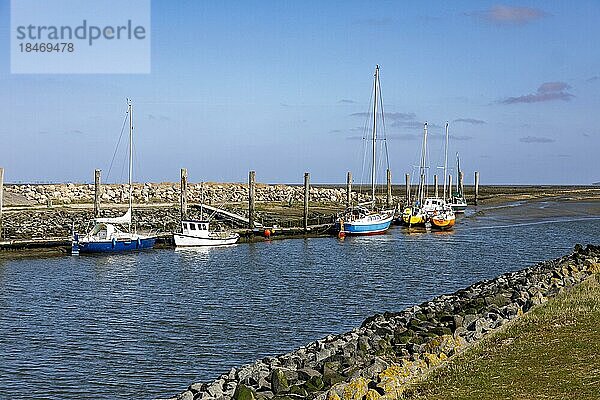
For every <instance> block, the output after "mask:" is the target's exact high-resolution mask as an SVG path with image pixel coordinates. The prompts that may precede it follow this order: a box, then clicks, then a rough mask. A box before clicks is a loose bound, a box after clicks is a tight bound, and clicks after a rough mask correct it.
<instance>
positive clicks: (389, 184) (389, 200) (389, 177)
mask: <svg viewBox="0 0 600 400" xmlns="http://www.w3.org/2000/svg"><path fill="white" fill-rule="evenodd" d="M386 177H387V181H386V183H387V198H386V206H387V208H390V207H391V206H392V171H390V170H389V169H388V170H387V171H386Z"/></svg>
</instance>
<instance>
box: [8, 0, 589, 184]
mask: <svg viewBox="0 0 600 400" xmlns="http://www.w3.org/2000/svg"><path fill="white" fill-rule="evenodd" d="M65 12H68V11H65ZM115 12H118V10H116V11H115ZM598 21H600V2H598V1H597V0H593V1H586V0H578V1H577V2H564V1H550V2H549V1H520V2H512V1H504V2H496V1H452V2H448V1H430V2H422V1H402V2H398V1H326V2H324V1H301V2H300V1H293V2H292V1H291V2H283V1H267V0H264V1H217V2H215V1H185V0H178V1H173V0H156V1H152V10H151V72H150V73H149V74H11V68H10V1H9V0H0V55H1V56H0V120H1V121H2V123H1V124H0V166H2V167H4V168H5V180H6V181H8V182H91V181H93V170H94V169H95V168H100V169H102V170H103V179H105V180H108V181H120V180H121V179H123V170H124V169H123V162H124V161H125V160H124V157H123V154H122V151H121V150H119V151H118V152H117V156H116V157H115V161H114V162H113V166H112V168H111V167H110V165H111V160H112V159H113V154H114V152H115V145H116V143H117V141H118V139H119V135H120V132H121V126H122V122H123V115H124V112H125V110H126V98H128V97H129V98H132V101H133V104H134V110H135V114H134V115H135V135H136V136H135V154H136V161H135V176H134V178H135V180H136V181H151V182H161V181H178V180H179V169H180V168H182V167H186V168H187V169H188V174H189V180H190V181H191V182H200V181H221V182H245V181H247V176H248V171H249V170H256V175H257V180H258V181H260V182H270V183H301V182H302V179H303V174H304V172H310V173H311V182H315V183H342V182H344V181H345V176H346V172H347V171H352V172H353V174H354V177H355V182H358V183H360V182H361V181H364V182H367V176H366V175H365V174H364V173H363V172H362V164H363V153H362V152H363V147H364V146H363V143H362V141H361V140H360V138H361V137H362V136H363V134H364V131H363V129H364V125H365V117H364V113H366V112H368V111H369V107H370V99H371V91H372V85H373V73H374V69H375V65H376V64H378V65H380V68H381V70H380V79H381V89H382V95H383V102H384V108H385V113H386V131H385V134H386V137H387V144H388V150H389V161H390V169H391V171H392V176H393V181H394V183H397V184H401V183H403V181H404V174H405V173H411V174H414V166H415V165H416V164H418V162H419V151H420V147H421V136H422V130H423V123H424V122H428V124H429V134H430V138H431V140H430V146H429V151H430V163H431V170H432V171H433V170H434V169H435V168H436V167H438V166H440V165H441V163H442V159H443V151H442V149H443V140H442V138H443V125H444V123H445V122H446V121H448V122H449V126H450V128H449V129H450V135H451V137H450V145H449V146H450V158H451V160H452V164H454V158H455V153H456V152H459V153H460V159H461V167H462V169H463V171H464V173H465V183H467V184H470V183H472V182H473V173H474V171H480V174H481V183H482V184H591V183H593V182H598V181H600V163H599V162H598V161H597V158H598V150H599V148H600V123H599V122H598V120H597V118H596V117H597V115H598V112H599V111H600V51H599V48H598V44H597V38H598V37H600V24H598ZM114 62H123V63H127V62H128V60H127V57H124V56H122V55H116V56H115V60H114ZM121 147H123V146H121ZM109 169H110V174H109V173H108V172H109Z"/></svg>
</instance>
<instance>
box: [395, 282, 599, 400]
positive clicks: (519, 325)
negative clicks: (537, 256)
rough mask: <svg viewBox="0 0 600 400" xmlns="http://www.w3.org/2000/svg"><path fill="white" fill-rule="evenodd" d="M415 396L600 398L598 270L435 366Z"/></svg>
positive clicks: (412, 393)
mask: <svg viewBox="0 0 600 400" xmlns="http://www.w3.org/2000/svg"><path fill="white" fill-rule="evenodd" d="M406 397H407V398H411V399H423V400H425V399H426V400H433V399H600V275H595V276H593V277H592V278H590V279H588V280H587V281H585V282H584V283H582V284H581V285H579V286H577V287H575V288H573V289H572V290H570V291H568V292H566V293H563V294H561V295H559V296H557V297H556V298H554V299H552V300H550V301H549V302H548V303H546V304H545V305H543V306H540V307H537V308H535V309H534V310H532V311H531V312H530V313H528V314H526V315H525V316H524V317H523V318H521V319H519V320H517V321H515V322H514V323H512V324H509V325H508V326H506V327H505V328H504V329H501V330H499V331H498V332H495V333H493V334H491V335H490V336H489V337H487V338H485V339H483V340H482V342H480V343H479V344H477V345H475V346H473V347H471V348H469V349H467V350H466V351H465V352H464V353H462V354H460V355H459V356H457V357H454V358H453V359H451V360H450V361H449V362H448V363H447V364H446V365H444V366H442V367H441V368H439V369H437V370H435V371H433V372H432V373H431V374H430V375H429V376H427V377H426V378H425V379H424V380H423V381H422V382H419V383H417V384H415V385H414V387H412V388H411V389H410V390H409V392H407V396H406Z"/></svg>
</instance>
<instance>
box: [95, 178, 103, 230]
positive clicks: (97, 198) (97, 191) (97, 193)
mask: <svg viewBox="0 0 600 400" xmlns="http://www.w3.org/2000/svg"><path fill="white" fill-rule="evenodd" d="M101 172H102V171H101V170H99V169H96V170H94V217H95V218H98V217H99V216H100V174H101Z"/></svg>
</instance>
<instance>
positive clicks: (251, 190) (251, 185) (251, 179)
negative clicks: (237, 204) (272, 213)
mask: <svg viewBox="0 0 600 400" xmlns="http://www.w3.org/2000/svg"><path fill="white" fill-rule="evenodd" d="M255 186H256V171H250V173H249V174H248V228H250V229H254V194H255V191H256V187H255Z"/></svg>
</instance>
